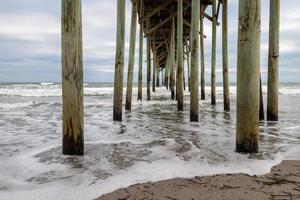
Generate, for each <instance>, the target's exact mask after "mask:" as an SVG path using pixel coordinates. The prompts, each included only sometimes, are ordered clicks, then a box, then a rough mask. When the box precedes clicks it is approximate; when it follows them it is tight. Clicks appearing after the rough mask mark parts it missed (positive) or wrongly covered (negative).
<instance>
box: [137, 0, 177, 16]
mask: <svg viewBox="0 0 300 200" xmlns="http://www.w3.org/2000/svg"><path fill="white" fill-rule="evenodd" d="M171 3H173V0H168V1H165V2H164V3H163V4H162V5H160V6H159V7H157V8H155V9H154V10H153V11H151V12H150V13H149V14H147V15H146V16H145V17H144V18H143V19H142V21H146V20H149V19H150V17H152V16H154V15H156V14H157V13H159V12H160V11H161V10H163V9H165V8H166V7H167V6H169V5H170V4H171Z"/></svg>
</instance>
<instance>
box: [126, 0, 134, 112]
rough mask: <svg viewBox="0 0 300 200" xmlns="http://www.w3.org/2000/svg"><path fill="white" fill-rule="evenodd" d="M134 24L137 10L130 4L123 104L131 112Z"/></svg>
mask: <svg viewBox="0 0 300 200" xmlns="http://www.w3.org/2000/svg"><path fill="white" fill-rule="evenodd" d="M136 24H137V8H136V6H135V4H132V11H131V28H130V29H131V30H130V46H129V62H128V75H127V90H126V102H125V109H126V110H127V111H131V104H132V103H131V102H132V87H133V72H134V55H135V41H136Z"/></svg>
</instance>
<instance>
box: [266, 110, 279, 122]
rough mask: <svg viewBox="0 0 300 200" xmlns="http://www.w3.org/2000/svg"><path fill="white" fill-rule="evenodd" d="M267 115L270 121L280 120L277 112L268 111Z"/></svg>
mask: <svg viewBox="0 0 300 200" xmlns="http://www.w3.org/2000/svg"><path fill="white" fill-rule="evenodd" d="M267 116H268V121H274V122H276V121H278V119H279V117H278V115H277V114H274V113H272V112H267Z"/></svg>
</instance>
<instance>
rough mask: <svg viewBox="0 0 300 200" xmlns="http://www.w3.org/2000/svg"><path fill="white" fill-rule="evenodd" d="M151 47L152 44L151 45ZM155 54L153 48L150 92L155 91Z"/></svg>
mask: <svg viewBox="0 0 300 200" xmlns="http://www.w3.org/2000/svg"><path fill="white" fill-rule="evenodd" d="M153 49H155V48H154V45H153ZM156 65H157V54H156V50H153V64H152V92H155V78H156V68H157V66H156Z"/></svg>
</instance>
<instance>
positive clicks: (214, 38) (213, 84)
mask: <svg viewBox="0 0 300 200" xmlns="http://www.w3.org/2000/svg"><path fill="white" fill-rule="evenodd" d="M212 17H213V22H212V52H211V104H212V105H216V50H217V13H216V0H212Z"/></svg>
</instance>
